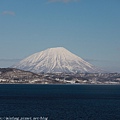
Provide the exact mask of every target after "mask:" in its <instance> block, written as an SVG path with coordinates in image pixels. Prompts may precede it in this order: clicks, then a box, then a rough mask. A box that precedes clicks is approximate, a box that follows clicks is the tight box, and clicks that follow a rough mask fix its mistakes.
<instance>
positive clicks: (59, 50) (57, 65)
mask: <svg viewBox="0 0 120 120" xmlns="http://www.w3.org/2000/svg"><path fill="white" fill-rule="evenodd" d="M13 67H14V68H18V69H22V70H27V71H32V72H36V73H40V72H45V73H57V72H61V73H62V72H65V73H71V72H72V73H76V72H81V73H86V72H88V73H96V72H100V71H99V69H97V68H96V67H94V66H93V65H91V64H89V63H88V62H86V61H84V60H83V59H81V58H80V57H78V56H77V55H75V54H73V53H71V52H70V51H68V50H67V49H65V48H63V47H56V48H49V49H47V50H44V51H41V52H38V53H35V54H33V55H31V56H29V57H27V58H25V59H23V60H22V61H20V62H19V63H18V64H16V65H15V66H13Z"/></svg>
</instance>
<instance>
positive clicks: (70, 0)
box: [48, 0, 80, 3]
mask: <svg viewBox="0 0 120 120" xmlns="http://www.w3.org/2000/svg"><path fill="white" fill-rule="evenodd" d="M78 1H80V0H48V2H63V3H69V2H78Z"/></svg>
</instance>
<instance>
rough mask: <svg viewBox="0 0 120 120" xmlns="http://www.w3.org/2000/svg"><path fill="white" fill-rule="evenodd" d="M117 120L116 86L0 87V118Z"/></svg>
mask: <svg viewBox="0 0 120 120" xmlns="http://www.w3.org/2000/svg"><path fill="white" fill-rule="evenodd" d="M8 116H9V117H10V116H11V117H13V116H14V117H48V120H120V86H119V85H25V84H24V85H23V84H17V85H16V84H10V85H9V84H3V85H2V84H1V85H0V117H8Z"/></svg>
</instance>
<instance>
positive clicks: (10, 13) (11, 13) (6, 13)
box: [2, 11, 15, 16]
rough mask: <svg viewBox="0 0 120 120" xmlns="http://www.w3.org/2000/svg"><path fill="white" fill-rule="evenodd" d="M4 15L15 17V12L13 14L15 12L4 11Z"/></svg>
mask: <svg viewBox="0 0 120 120" xmlns="http://www.w3.org/2000/svg"><path fill="white" fill-rule="evenodd" d="M2 14H3V15H11V16H15V12H13V11H3V12H2Z"/></svg>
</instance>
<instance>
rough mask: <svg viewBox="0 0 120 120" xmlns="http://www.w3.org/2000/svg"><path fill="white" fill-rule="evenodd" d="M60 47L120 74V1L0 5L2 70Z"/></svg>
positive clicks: (26, 0) (13, 0)
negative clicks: (44, 51)
mask: <svg viewBox="0 0 120 120" xmlns="http://www.w3.org/2000/svg"><path fill="white" fill-rule="evenodd" d="M59 46H62V47H65V48H66V49H68V50H70V51H71V52H73V53H74V54H76V55H78V56H80V57H81V58H83V59H85V60H87V61H88V62H90V63H92V64H94V65H96V66H98V67H101V68H103V69H105V70H108V71H115V72H120V0H0V67H9V66H11V65H12V64H14V63H16V62H17V61H18V60H19V59H23V58H25V57H27V56H29V55H31V54H33V53H36V52H39V51H42V50H45V49H47V48H51V47H59Z"/></svg>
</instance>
